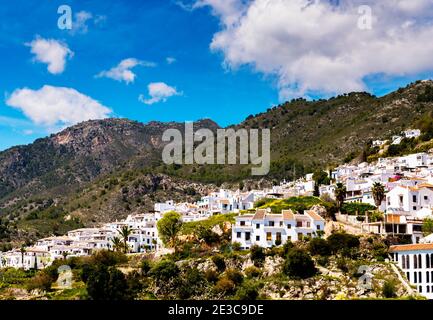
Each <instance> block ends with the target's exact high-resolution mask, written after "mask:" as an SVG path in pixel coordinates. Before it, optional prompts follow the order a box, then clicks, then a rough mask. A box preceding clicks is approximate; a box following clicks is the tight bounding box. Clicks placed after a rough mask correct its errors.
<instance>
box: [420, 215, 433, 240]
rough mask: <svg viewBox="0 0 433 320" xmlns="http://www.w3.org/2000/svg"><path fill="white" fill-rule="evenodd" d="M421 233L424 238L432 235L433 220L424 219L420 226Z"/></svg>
mask: <svg viewBox="0 0 433 320" xmlns="http://www.w3.org/2000/svg"><path fill="white" fill-rule="evenodd" d="M422 232H423V234H424V236H428V235H429V234H431V233H433V219H431V218H426V219H424V222H423V224H422Z"/></svg>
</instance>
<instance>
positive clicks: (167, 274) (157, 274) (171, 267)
mask: <svg viewBox="0 0 433 320" xmlns="http://www.w3.org/2000/svg"><path fill="white" fill-rule="evenodd" d="M149 274H150V275H151V276H152V277H153V278H155V280H156V281H158V282H159V283H161V282H167V281H168V280H170V279H172V278H174V277H176V276H177V275H178V274H179V268H178V266H177V265H176V264H175V263H174V262H173V261H171V260H162V261H160V262H159V263H157V264H156V265H154V266H153V267H152V269H151V270H150V272H149Z"/></svg>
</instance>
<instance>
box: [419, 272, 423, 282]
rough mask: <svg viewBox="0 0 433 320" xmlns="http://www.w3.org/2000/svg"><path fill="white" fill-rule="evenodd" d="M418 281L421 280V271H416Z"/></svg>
mask: <svg viewBox="0 0 433 320" xmlns="http://www.w3.org/2000/svg"><path fill="white" fill-rule="evenodd" d="M418 281H419V282H420V283H421V282H422V273H421V271H418Z"/></svg>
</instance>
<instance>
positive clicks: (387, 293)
mask: <svg viewBox="0 0 433 320" xmlns="http://www.w3.org/2000/svg"><path fill="white" fill-rule="evenodd" d="M396 292H397V289H396V287H395V284H394V282H392V281H388V280H387V281H385V283H384V284H383V287H382V295H383V296H384V297H385V298H388V299H390V298H395V297H396V296H397V293H396Z"/></svg>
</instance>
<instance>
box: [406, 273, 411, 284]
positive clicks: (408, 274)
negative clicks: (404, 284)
mask: <svg viewBox="0 0 433 320" xmlns="http://www.w3.org/2000/svg"><path fill="white" fill-rule="evenodd" d="M406 277H407V280H408V281H409V282H410V273H409V272H406Z"/></svg>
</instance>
